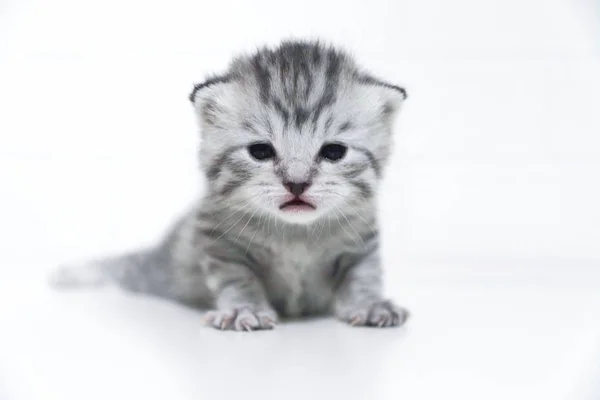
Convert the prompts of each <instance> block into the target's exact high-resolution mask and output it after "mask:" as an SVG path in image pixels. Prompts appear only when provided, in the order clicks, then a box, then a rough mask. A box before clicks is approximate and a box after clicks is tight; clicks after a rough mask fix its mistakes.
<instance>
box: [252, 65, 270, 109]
mask: <svg viewBox="0 0 600 400" xmlns="http://www.w3.org/2000/svg"><path fill="white" fill-rule="evenodd" d="M252 70H253V72H254V77H255V78H256V83H257V84H258V91H259V94H260V99H261V101H262V102H263V103H265V104H266V103H268V102H269V92H270V90H271V73H270V72H269V69H268V68H267V67H266V66H265V65H263V63H262V60H261V58H260V57H255V58H254V59H253V60H252Z"/></svg>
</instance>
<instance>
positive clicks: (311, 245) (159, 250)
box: [53, 42, 408, 330]
mask: <svg viewBox="0 0 600 400" xmlns="http://www.w3.org/2000/svg"><path fill="white" fill-rule="evenodd" d="M405 98H406V92H405V91H404V89H402V88H400V87H398V86H394V85H391V84H388V83H385V82H383V81H380V80H378V79H376V78H375V77H373V76H371V75H369V74H368V73H366V72H364V71H362V70H360V69H359V68H358V67H357V65H356V64H355V62H354V61H353V59H352V58H351V57H350V56H349V55H348V54H346V53H344V52H342V51H340V50H337V49H335V48H332V47H328V46H325V45H322V44H319V43H310V42H284V43H282V44H281V45H280V46H279V47H277V48H275V49H268V48H265V49H262V50H259V51H258V52H256V53H255V54H252V55H246V56H241V57H239V58H237V59H235V60H234V61H233V62H232V63H231V65H230V67H229V69H228V71H226V73H225V74H223V75H219V76H215V77H213V78H211V79H208V80H207V81H206V82H204V83H202V84H199V85H196V86H195V87H194V90H193V92H192V93H191V95H190V100H191V101H192V103H193V105H194V109H195V111H196V114H197V116H198V120H199V125H200V128H201V138H202V144H201V150H200V165H201V169H202V171H203V173H204V174H205V175H206V178H207V179H206V181H207V185H206V188H205V189H206V190H205V195H204V197H203V198H202V199H201V200H200V201H199V202H198V203H197V206H196V207H194V208H193V209H191V210H189V211H188V212H187V213H186V214H185V215H184V216H183V217H182V218H181V220H180V221H178V222H177V223H176V224H175V226H174V227H173V228H172V230H171V232H170V233H169V234H168V235H167V236H166V238H165V239H164V240H163V241H162V243H160V244H159V245H157V246H156V247H154V248H151V249H147V250H144V251H139V252H134V253H131V254H128V255H123V256H119V257H114V258H109V259H104V260H96V261H92V262H88V263H84V264H82V265H75V266H64V267H61V268H59V269H58V270H57V271H56V273H55V274H54V275H53V282H54V283H55V284H56V285H57V286H60V287H69V286H81V285H86V284H87V285H102V284H107V283H114V284H117V285H119V286H121V287H123V288H125V289H127V290H131V291H135V292H142V293H147V294H152V295H157V296H161V297H166V298H170V299H174V300H177V301H180V302H185V303H190V304H194V305H200V306H203V307H209V308H211V309H212V310H213V311H209V312H208V313H207V315H206V320H207V321H208V323H209V324H211V325H212V326H214V327H216V328H218V329H234V330H256V329H265V328H272V327H274V326H275V324H276V323H277V319H278V316H291V317H295V316H305V315H315V314H323V313H330V312H332V313H334V314H335V315H336V316H337V317H338V318H339V319H341V320H343V321H346V322H348V323H350V324H352V325H364V326H379V327H383V326H397V325H400V324H402V323H403V322H404V321H405V319H406V317H407V315H408V314H407V312H406V311H405V310H404V309H402V308H400V307H397V306H395V305H394V304H393V303H392V302H390V301H388V300H386V299H385V298H384V297H383V295H382V272H381V265H380V260H379V250H378V247H379V245H378V239H379V237H378V229H377V219H376V194H377V186H378V184H379V182H380V179H381V176H382V171H383V169H384V167H385V165H386V162H387V160H388V157H389V154H390V148H391V141H392V140H391V139H392V125H393V120H394V117H395V115H396V114H397V112H398V110H399V108H400V105H401V103H402V102H403V100H404V99H405ZM256 143H263V144H267V145H269V146H272V149H273V150H274V156H273V157H270V158H268V159H263V160H259V159H256V158H255V157H253V156H252V155H251V152H250V151H249V146H251V145H253V144H256ZM331 143H335V144H340V145H342V146H343V147H344V148H345V149H346V152H345V154H344V155H343V157H341V158H340V159H339V160H331V159H327V158H324V157H323V156H322V154H321V150H322V148H323V146H324V145H326V144H331ZM290 182H291V183H292V184H293V183H302V184H303V185H304V184H306V185H308V186H307V188H306V190H305V192H304V193H303V194H302V199H303V200H305V201H307V202H309V203H310V204H311V205H312V206H313V207H314V209H308V210H306V209H304V210H300V211H294V210H292V211H290V210H288V209H285V208H283V209H281V207H282V205H283V204H284V203H286V202H287V201H290V200H291V199H294V198H295V196H294V195H292V194H291V193H290V190H289V187H290ZM286 185H287V187H286Z"/></svg>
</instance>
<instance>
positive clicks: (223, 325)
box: [204, 306, 277, 331]
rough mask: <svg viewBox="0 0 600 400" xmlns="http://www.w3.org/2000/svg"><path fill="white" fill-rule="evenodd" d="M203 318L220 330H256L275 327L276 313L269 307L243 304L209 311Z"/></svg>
mask: <svg viewBox="0 0 600 400" xmlns="http://www.w3.org/2000/svg"><path fill="white" fill-rule="evenodd" d="M204 320H205V321H206V323H207V324H209V325H211V326H213V327H214V328H217V329H220V330H234V331H256V330H260V329H273V328H275V324H277V314H276V313H275V311H273V310H271V309H270V308H253V307H248V306H243V307H236V308H232V309H230V310H215V311H209V312H207V313H206V315H205V316H204Z"/></svg>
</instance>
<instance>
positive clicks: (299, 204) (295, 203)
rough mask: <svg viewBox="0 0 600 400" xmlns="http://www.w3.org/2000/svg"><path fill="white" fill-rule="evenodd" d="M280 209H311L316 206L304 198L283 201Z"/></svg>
mask: <svg viewBox="0 0 600 400" xmlns="http://www.w3.org/2000/svg"><path fill="white" fill-rule="evenodd" d="M279 209H280V210H283V211H311V210H314V209H316V207H315V206H314V205H312V204H310V203H308V202H306V201H304V200H300V199H294V200H290V201H287V202H285V203H283V204H282V205H280V206H279Z"/></svg>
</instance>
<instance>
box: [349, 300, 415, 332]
mask: <svg viewBox="0 0 600 400" xmlns="http://www.w3.org/2000/svg"><path fill="white" fill-rule="evenodd" d="M408 315H409V313H408V310H406V309H404V308H402V307H398V306H396V305H395V304H394V303H392V302H391V301H378V302H375V303H370V304H366V305H362V306H358V307H353V308H348V309H346V310H344V311H342V312H341V313H340V315H339V317H340V319H341V320H342V321H345V322H347V323H349V324H350V325H352V326H374V327H379V328H384V327H391V326H400V325H402V324H404V322H406V320H407V319H408Z"/></svg>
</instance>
